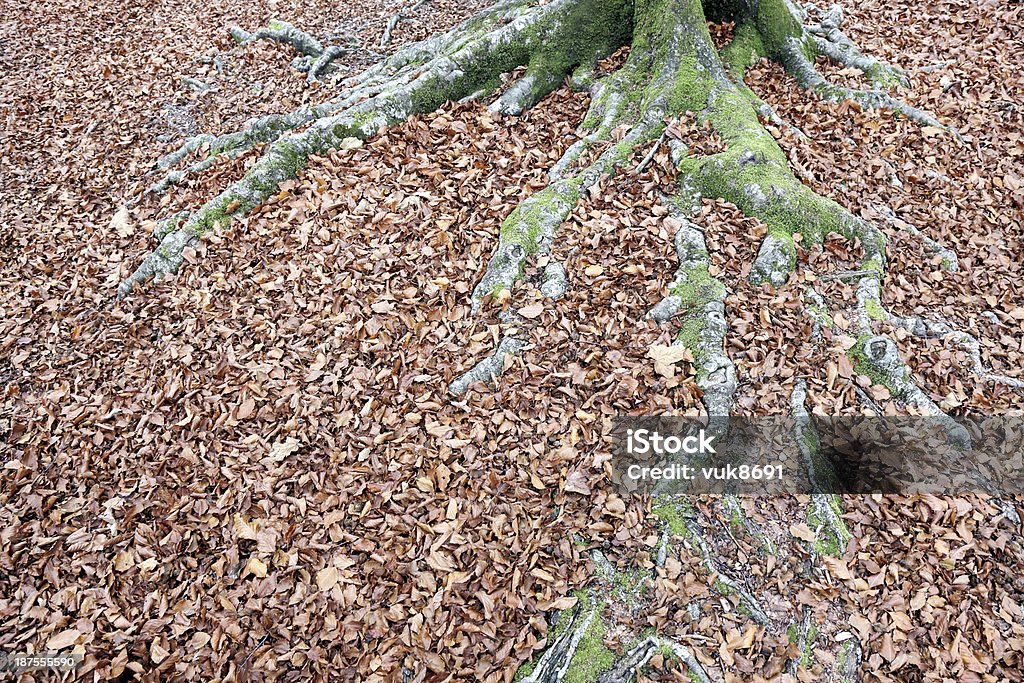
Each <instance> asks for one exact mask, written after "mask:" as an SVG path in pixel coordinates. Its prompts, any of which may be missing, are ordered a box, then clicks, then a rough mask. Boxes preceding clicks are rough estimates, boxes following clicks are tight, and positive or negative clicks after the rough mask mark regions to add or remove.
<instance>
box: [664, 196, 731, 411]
mask: <svg viewBox="0 0 1024 683" xmlns="http://www.w3.org/2000/svg"><path fill="white" fill-rule="evenodd" d="M668 206H669V211H670V213H671V214H672V215H673V217H674V218H676V220H678V221H680V223H681V225H680V226H679V229H678V230H677V231H676V235H675V249H676V257H677V258H678V260H679V266H678V268H677V270H676V275H675V278H674V279H673V281H672V284H671V285H669V295H668V296H667V297H665V298H664V299H662V300H661V302H660V303H658V304H657V305H656V306H655V307H654V308H652V309H651V310H650V312H649V313H648V317H650V318H652V319H653V320H655V321H657V322H658V323H659V324H664V323H666V322H668V321H669V320H670V319H671V318H672V316H673V315H675V314H676V313H677V312H678V311H680V310H685V311H686V316H685V318H684V319H683V322H682V325H681V327H680V330H679V334H678V337H677V343H678V344H682V345H684V346H686V347H687V348H689V349H690V351H691V352H692V353H693V358H694V362H695V364H696V367H697V386H699V387H700V388H701V390H702V391H703V397H702V399H701V400H702V402H703V403H704V407H705V409H706V410H707V413H708V415H709V416H711V417H716V418H727V417H728V416H729V413H730V412H731V410H732V403H733V395H734V394H735V393H736V368H735V366H734V365H733V363H732V361H731V360H730V359H729V356H728V355H727V354H726V353H725V334H726V331H727V330H728V324H727V323H726V320H725V294H726V291H725V286H724V285H723V284H722V283H721V282H720V281H719V280H717V279H716V278H714V277H712V276H711V273H710V272H709V270H708V268H709V266H710V259H709V257H708V250H707V245H706V243H705V240H704V233H703V232H702V231H701V229H700V228H698V227H697V226H696V225H694V224H693V223H692V222H690V220H689V219H688V218H687V217H686V216H685V214H684V213H683V211H682V210H681V209H680V208H679V207H678V205H677V204H676V203H675V202H672V201H669V202H668Z"/></svg>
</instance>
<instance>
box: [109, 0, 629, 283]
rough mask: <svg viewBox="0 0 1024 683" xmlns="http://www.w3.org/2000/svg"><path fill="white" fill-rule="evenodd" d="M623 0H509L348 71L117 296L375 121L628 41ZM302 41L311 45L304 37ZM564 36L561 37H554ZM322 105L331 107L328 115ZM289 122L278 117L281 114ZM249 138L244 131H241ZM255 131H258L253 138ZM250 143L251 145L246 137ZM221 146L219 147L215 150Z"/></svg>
mask: <svg viewBox="0 0 1024 683" xmlns="http://www.w3.org/2000/svg"><path fill="white" fill-rule="evenodd" d="M621 11H622V9H621V7H620V6H619V5H617V4H615V3H611V2H605V1H604V0H554V1H553V2H550V3H547V4H544V5H539V6H533V7H531V6H529V5H528V3H527V2H526V0H506V1H505V2H502V3H499V4H497V5H495V6H493V7H491V8H489V9H488V10H485V11H484V12H482V13H480V14H479V15H477V16H476V17H474V18H473V19H470V20H467V21H466V22H463V24H461V25H460V26H458V27H456V28H455V29H452V31H449V32H448V33H446V34H442V35H439V36H435V37H433V38H430V39H428V40H426V41H423V42H421V43H417V44H414V45H412V46H407V47H405V48H403V49H401V50H399V51H397V52H396V53H395V54H394V55H392V57H391V58H389V59H388V60H386V61H385V62H382V63H380V64H378V65H376V66H374V67H371V68H370V69H367V70H366V71H364V72H363V73H362V74H360V75H359V76H356V77H354V78H352V79H349V80H348V81H347V82H346V84H345V85H346V86H347V87H348V88H349V92H347V93H345V94H344V95H343V96H342V97H340V98H339V99H338V100H335V101H332V102H329V103H326V104H324V105H320V108H312V109H308V110H305V111H303V110H300V111H299V112H297V113H295V114H294V118H288V115H286V116H285V117H279V118H277V119H274V121H276V122H278V123H275V124H274V125H270V126H263V127H260V130H268V131H270V132H268V133H267V134H266V135H265V137H267V138H271V139H272V142H270V144H269V145H268V146H267V148H266V150H265V151H264V153H263V155H262V157H261V158H260V159H259V161H257V162H256V164H255V165H254V166H253V167H252V168H251V169H250V170H249V171H248V172H247V173H246V174H245V175H244V176H243V177H242V178H241V179H240V180H238V181H237V182H235V183H234V184H233V185H231V186H230V187H229V188H228V189H226V190H225V191H224V192H222V193H221V194H220V195H218V196H217V197H215V198H214V199H212V200H210V201H209V202H207V203H206V204H205V205H204V206H203V207H202V208H200V209H199V210H197V211H195V212H193V213H192V214H191V215H190V217H189V219H188V220H187V221H186V223H185V225H183V226H182V227H181V228H179V229H177V230H175V231H174V232H172V233H169V234H168V235H166V236H165V237H164V238H163V240H162V242H161V244H160V246H159V247H158V248H157V249H156V250H155V251H153V252H152V253H151V254H150V255H149V256H148V257H147V258H146V259H145V260H144V261H143V262H142V264H141V265H140V266H139V267H138V268H137V269H136V271H135V272H134V273H133V274H132V275H131V276H129V277H128V278H127V279H126V280H125V281H124V282H122V283H121V285H120V286H119V287H118V297H123V296H125V295H126V294H128V292H130V291H131V289H132V288H133V287H134V286H135V285H136V284H142V283H145V282H147V281H149V280H151V279H160V278H163V277H165V276H166V275H169V274H172V273H175V272H177V270H178V268H179V267H180V266H181V263H182V251H183V249H185V248H186V247H188V246H190V245H191V244H193V243H194V242H195V241H196V240H197V239H199V238H200V237H201V236H202V235H203V234H204V233H206V232H208V231H209V230H211V229H214V228H215V227H217V226H221V225H225V224H227V223H228V222H230V221H231V220H234V219H235V218H237V217H239V216H242V215H244V214H245V213H248V212H249V211H251V210H252V209H254V208H255V207H256V206H258V205H259V204H260V203H262V202H263V201H264V200H266V199H267V198H268V197H270V196H271V195H272V194H274V193H275V192H276V191H277V189H278V188H279V187H280V184H281V183H282V182H284V181H285V180H287V179H289V178H293V177H295V175H296V173H298V171H299V170H301V169H302V168H304V167H305V165H306V163H307V160H308V158H309V156H310V155H311V154H324V153H326V152H327V151H328V150H330V149H338V148H339V147H341V146H342V145H343V143H344V141H345V140H346V139H347V138H355V139H358V140H365V139H367V138H368V137H370V136H371V135H374V134H375V133H377V131H379V130H380V129H381V128H383V127H385V126H389V125H393V124H395V123H398V122H400V121H403V120H404V119H406V118H408V117H409V116H411V115H413V114H417V113H423V112H427V111H432V110H434V109H435V108H437V107H438V106H440V105H441V104H442V103H444V102H445V101H446V100H450V99H459V98H461V97H464V96H466V95H468V94H470V93H473V92H475V91H477V90H480V89H481V87H483V89H485V90H488V89H493V88H494V87H495V86H496V85H497V82H498V78H499V76H500V75H501V74H502V73H505V72H508V71H511V70H512V69H514V68H515V67H516V66H519V65H520V64H523V63H525V62H527V61H529V59H530V57H531V55H534V54H538V53H542V52H544V51H546V50H547V51H550V50H552V49H553V48H554V45H555V44H559V45H560V46H561V48H562V49H563V56H564V61H563V62H562V63H561V65H560V66H558V67H557V68H559V69H560V70H561V71H562V75H563V76H564V75H567V74H568V73H569V71H570V70H571V69H572V68H573V66H574V65H576V64H582V63H591V62H592V61H596V59H597V58H599V57H603V56H606V55H607V54H610V53H611V52H612V51H613V50H614V49H615V48H617V47H618V46H619V45H620V44H621V43H622V42H623V41H624V40H625V38H626V37H625V36H623V35H622V30H623V26H624V22H623V21H622V18H621V17H620V16H619V12H621ZM581 13H583V14H586V15H587V16H589V17H590V19H591V21H590V22H588V24H587V25H589V26H591V27H592V28H593V32H592V33H590V34H586V33H585V32H582V33H581V32H580V30H579V26H578V23H577V22H574V19H576V17H577V16H578V15H579V14H581ZM288 35H290V36H292V38H294V39H295V40H297V41H299V43H300V44H303V45H305V47H306V48H308V49H313V48H314V47H315V45H311V44H306V43H302V41H301V40H300V38H298V37H295V35H294V34H292V33H290V32H289V33H288ZM559 41H561V42H559ZM325 112H329V113H326V114H325ZM286 119H287V123H286V124H282V123H280V122H282V121H285V120H286ZM297 120H298V121H302V123H300V124H298V125H304V124H305V123H311V125H310V126H309V127H308V128H306V129H305V130H303V131H302V132H298V133H294V132H293V133H289V134H287V135H284V134H281V133H282V132H283V131H282V130H281V129H282V128H288V126H290V125H291V124H292V123H293V122H294V121H297ZM251 137H253V133H252V132H250V133H249V136H248V137H246V135H245V132H244V131H243V133H242V135H241V136H240V138H242V139H249V138H251ZM257 137H259V136H257ZM215 140H216V138H212V136H209V137H204V138H201V139H200V140H198V141H197V140H192V141H190V142H189V143H186V146H185V148H187V151H182V150H179V152H176V153H175V154H174V155H171V159H170V160H169V162H168V163H174V162H176V161H177V160H180V159H181V158H184V156H185V155H187V154H188V153H189V152H190V151H194V150H195V149H198V148H199V146H200V145H202V144H203V143H212V142H214V141H215ZM246 144H248V143H246ZM215 151H219V150H215Z"/></svg>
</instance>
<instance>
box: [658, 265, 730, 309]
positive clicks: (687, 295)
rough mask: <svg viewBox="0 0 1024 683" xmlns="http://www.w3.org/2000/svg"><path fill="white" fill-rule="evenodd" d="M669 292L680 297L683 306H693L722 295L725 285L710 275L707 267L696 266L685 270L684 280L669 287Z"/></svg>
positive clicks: (716, 298) (719, 297)
mask: <svg viewBox="0 0 1024 683" xmlns="http://www.w3.org/2000/svg"><path fill="white" fill-rule="evenodd" d="M669 293H670V294H674V295H675V296H678V297H679V298H680V299H682V303H683V305H684V306H685V307H687V308H693V307H694V306H701V305H703V304H706V303H707V302H709V301H713V300H719V299H721V298H722V297H724V296H725V285H723V284H722V283H721V282H719V281H718V280H717V279H715V278H713V277H711V274H710V273H709V272H708V269H707V268H704V267H698V268H694V269H692V270H690V271H687V273H686V280H685V281H683V282H679V283H677V284H675V285H674V286H673V287H671V288H670V289H669Z"/></svg>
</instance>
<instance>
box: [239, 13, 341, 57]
mask: <svg viewBox="0 0 1024 683" xmlns="http://www.w3.org/2000/svg"><path fill="white" fill-rule="evenodd" d="M229 30H230V32H231V37H232V38H234V39H235V41H236V42H237V43H238V44H239V45H248V44H249V43H251V42H253V41H254V40H270V41H273V42H276V43H282V44H284V45H289V46H291V47H293V48H295V49H296V50H298V51H299V52H301V53H302V54H304V55H308V56H310V57H318V56H320V53H322V52H323V51H324V46H323V45H322V44H321V43H320V41H319V40H317V39H316V38H314V37H313V36H311V35H309V34H308V33H306V32H305V31H303V30H301V29H298V28H295V27H294V26H292V25H291V24H289V23H288V22H287V21H278V20H276V19H274V20H271V21H269V22H268V23H267V25H266V26H265V27H263V28H260V29H257V30H256V31H254V32H252V33H249V32H248V31H246V30H245V29H243V28H241V27H239V26H232V27H231V28H230V29H229Z"/></svg>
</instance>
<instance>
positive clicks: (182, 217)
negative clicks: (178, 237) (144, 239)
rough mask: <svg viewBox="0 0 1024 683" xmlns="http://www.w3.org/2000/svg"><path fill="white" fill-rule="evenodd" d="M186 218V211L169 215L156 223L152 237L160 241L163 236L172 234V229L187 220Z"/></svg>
mask: <svg viewBox="0 0 1024 683" xmlns="http://www.w3.org/2000/svg"><path fill="white" fill-rule="evenodd" d="M188 217H189V212H188V211H179V212H178V213H175V214H171V215H170V216H168V217H167V218H163V219H161V220H159V221H157V224H156V227H154V228H153V237H154V238H156V239H157V240H162V239H163V238H164V236H165V235H167V234H168V233H170V232H173V231H174V229H175V228H177V227H178V225H180V224H181V223H182V221H186V220H188Z"/></svg>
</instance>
